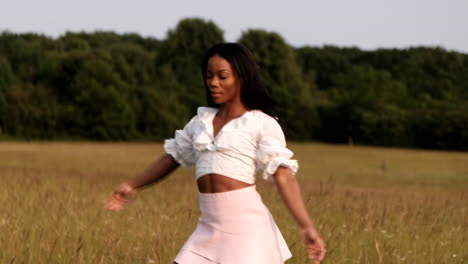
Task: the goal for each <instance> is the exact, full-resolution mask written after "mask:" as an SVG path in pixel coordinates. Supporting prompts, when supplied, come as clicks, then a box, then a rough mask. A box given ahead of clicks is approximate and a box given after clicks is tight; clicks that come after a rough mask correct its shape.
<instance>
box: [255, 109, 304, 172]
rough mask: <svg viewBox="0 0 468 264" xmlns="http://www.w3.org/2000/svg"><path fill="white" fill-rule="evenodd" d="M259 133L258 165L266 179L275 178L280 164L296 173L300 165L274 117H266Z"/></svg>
mask: <svg viewBox="0 0 468 264" xmlns="http://www.w3.org/2000/svg"><path fill="white" fill-rule="evenodd" d="M259 131H260V132H259V135H258V150H257V155H256V158H257V165H258V167H259V168H260V169H261V170H263V178H264V179H265V180H273V174H275V172H276V170H277V169H278V167H279V166H285V167H288V168H290V169H291V171H292V172H293V174H296V172H297V170H298V168H299V165H298V163H297V160H292V159H291V157H292V156H293V152H292V151H290V150H289V149H288V148H287V147H286V139H285V137H284V133H283V130H282V129H281V126H280V125H279V124H278V122H277V121H276V120H275V119H273V118H272V117H268V118H265V120H264V122H262V125H261V128H260V130H259Z"/></svg>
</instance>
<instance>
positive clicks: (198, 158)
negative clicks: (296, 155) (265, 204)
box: [164, 107, 298, 184]
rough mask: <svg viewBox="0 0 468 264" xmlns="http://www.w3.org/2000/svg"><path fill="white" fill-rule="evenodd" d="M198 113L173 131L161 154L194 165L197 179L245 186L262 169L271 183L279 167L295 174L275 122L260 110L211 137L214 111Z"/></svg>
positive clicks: (278, 127)
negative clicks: (215, 178) (228, 180)
mask: <svg viewBox="0 0 468 264" xmlns="http://www.w3.org/2000/svg"><path fill="white" fill-rule="evenodd" d="M197 112H198V114H197V115H196V116H194V117H193V118H192V119H191V120H190V122H188V123H187V125H185V127H184V129H183V130H176V132H175V137H174V138H173V139H167V140H165V142H164V149H165V151H166V152H167V153H168V154H170V155H171V156H172V157H174V159H175V160H176V161H177V162H178V163H179V164H180V165H182V166H184V167H190V166H193V165H195V168H196V176H197V179H198V178H200V177H201V176H203V175H206V174H210V173H213V174H220V175H223V176H227V177H230V178H233V179H236V180H239V181H242V182H245V183H248V184H253V183H255V174H256V172H257V171H258V170H259V169H261V170H263V178H264V179H266V180H272V175H273V174H274V173H275V172H276V170H277V169H278V167H279V166H286V167H289V168H290V169H291V171H292V172H293V173H294V174H296V172H297V169H298V164H297V160H291V157H292V156H293V153H292V152H291V151H290V150H289V149H287V148H286V141H285V137H284V133H283V130H282V129H281V126H280V125H279V124H278V122H277V121H276V120H275V119H274V118H272V117H271V116H269V115H267V114H265V113H263V112H262V111H260V110H252V111H248V112H246V113H244V114H243V115H242V116H240V117H238V118H235V119H233V120H231V121H229V122H228V123H227V124H225V125H224V126H223V127H222V128H221V130H220V131H219V132H218V134H217V135H216V137H213V118H214V116H215V115H216V113H217V112H218V109H217V108H210V107H199V108H198V111H197Z"/></svg>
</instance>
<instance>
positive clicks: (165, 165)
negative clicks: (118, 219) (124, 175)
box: [105, 154, 179, 211]
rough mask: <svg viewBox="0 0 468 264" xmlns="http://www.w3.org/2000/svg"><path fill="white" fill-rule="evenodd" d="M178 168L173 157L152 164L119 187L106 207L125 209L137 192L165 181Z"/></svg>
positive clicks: (166, 157)
mask: <svg viewBox="0 0 468 264" xmlns="http://www.w3.org/2000/svg"><path fill="white" fill-rule="evenodd" d="M177 167H179V163H178V162H177V161H176V160H175V159H174V158H173V157H172V156H171V155H169V154H166V155H164V156H162V157H161V158H159V159H158V160H156V161H154V162H153V163H152V164H150V166H149V167H148V168H147V169H146V170H145V171H144V172H143V173H141V174H140V175H137V176H136V177H135V178H133V179H131V180H129V181H128V182H125V183H122V184H120V185H119V186H117V187H116V188H115V189H114V191H113V192H112V195H111V197H110V198H109V200H108V201H107V202H106V204H105V207H106V208H108V209H110V210H114V211H119V210H121V209H123V208H124V207H125V205H127V204H128V202H130V201H131V200H132V198H133V197H134V196H135V193H136V191H137V190H141V189H142V188H144V187H147V186H149V185H151V184H153V183H156V182H158V181H161V180H163V179H164V178H166V176H168V175H169V174H170V173H171V172H173V171H174V170H175V169H176V168H177Z"/></svg>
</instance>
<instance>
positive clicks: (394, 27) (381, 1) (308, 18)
mask: <svg viewBox="0 0 468 264" xmlns="http://www.w3.org/2000/svg"><path fill="white" fill-rule="evenodd" d="M188 17H199V18H203V19H206V20H211V21H213V22H214V23H216V25H218V26H219V27H220V28H221V29H222V30H223V31H224V38H225V40H226V41H236V40H237V39H238V38H239V37H240V36H241V33H242V32H243V31H246V30H247V29H264V30H268V31H274V32H276V33H279V34H280V35H281V36H283V37H284V38H285V40H286V42H287V43H289V44H290V45H292V46H294V47H302V46H306V45H308V46H322V45H336V46H341V47H344V46H347V47H348V46H356V47H359V48H361V49H376V48H407V47H410V46H421V45H422V46H441V47H444V48H446V49H448V50H456V51H461V52H464V53H468V0H321V1H318V0H300V1H298V0H287V1H278V0H277V1H275V0H269V1H268V0H236V1H233V0H231V1H220V0H218V1H214V0H185V1H181V0H172V1H171V0H165V1H161V0H133V1H131V0H0V31H5V30H8V31H11V32H16V33H22V32H36V33H42V34H45V35H48V36H52V37H57V36H60V35H62V34H64V33H65V32H66V31H73V32H76V31H87V32H92V31H96V30H106V31H114V32H117V33H127V32H133V33H138V34H140V35H142V36H145V37H148V36H151V37H155V38H157V39H164V38H165V37H166V32H167V30H169V29H173V28H174V27H175V26H176V25H177V22H178V21H180V20H181V19H183V18H188Z"/></svg>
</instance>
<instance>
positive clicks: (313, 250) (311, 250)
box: [302, 227, 326, 264]
mask: <svg viewBox="0 0 468 264" xmlns="http://www.w3.org/2000/svg"><path fill="white" fill-rule="evenodd" d="M302 236H303V239H304V244H305V246H306V248H307V254H308V255H309V258H310V259H311V260H312V263H313V264H319V263H320V262H322V260H323V259H324V258H325V252H326V250H325V243H324V242H323V240H322V238H321V237H320V235H319V233H318V232H317V230H315V228H313V227H310V228H306V229H304V230H302Z"/></svg>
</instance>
